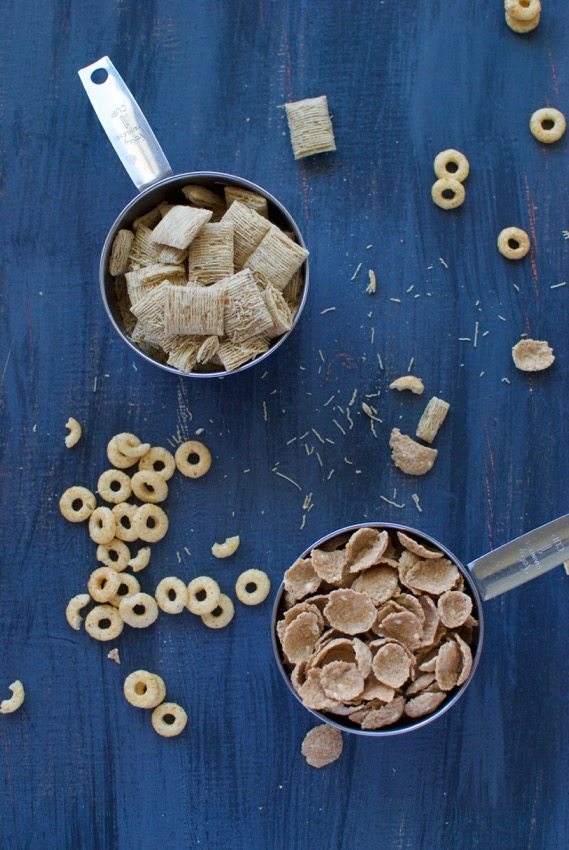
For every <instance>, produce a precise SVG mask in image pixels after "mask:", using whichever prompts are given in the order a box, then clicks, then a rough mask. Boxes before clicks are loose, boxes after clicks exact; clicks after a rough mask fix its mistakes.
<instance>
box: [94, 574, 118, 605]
mask: <svg viewBox="0 0 569 850" xmlns="http://www.w3.org/2000/svg"><path fill="white" fill-rule="evenodd" d="M119 584H120V578H119V574H118V573H117V572H115V570H112V569H111V568H110V567H98V568H97V569H96V570H93V572H92V573H91V575H90V576H89V582H88V584H87V590H88V591H89V593H90V594H91V597H92V598H93V599H94V600H95V602H110V600H111V599H112V598H113V596H114V595H115V594H116V592H117V590H118V589H119Z"/></svg>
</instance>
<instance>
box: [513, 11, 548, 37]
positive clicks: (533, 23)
mask: <svg viewBox="0 0 569 850" xmlns="http://www.w3.org/2000/svg"><path fill="white" fill-rule="evenodd" d="M540 19H541V12H538V14H537V15H535V17H533V18H531V20H529V21H520V20H519V19H518V18H514V16H513V15H510V14H509V13H508V12H506V23H507V25H508V26H509V27H510V29H511V30H512V32H517V33H518V34H521V35H524V34H525V33H528V32H532V31H533V30H534V29H536V28H537V27H538V26H539V22H540Z"/></svg>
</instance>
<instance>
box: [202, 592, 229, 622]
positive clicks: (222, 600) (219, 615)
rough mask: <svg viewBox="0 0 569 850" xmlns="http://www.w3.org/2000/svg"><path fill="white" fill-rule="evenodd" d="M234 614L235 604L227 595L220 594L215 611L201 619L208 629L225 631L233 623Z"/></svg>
mask: <svg viewBox="0 0 569 850" xmlns="http://www.w3.org/2000/svg"><path fill="white" fill-rule="evenodd" d="M234 614H235V608H234V607H233V602H232V601H231V599H230V598H229V596H226V595H225V593H220V594H219V599H218V600H217V605H216V606H215V608H214V609H213V611H212V612H211V613H210V614H202V618H201V619H202V623H203V624H204V625H205V626H207V627H208V629H223V628H224V627H225V626H227V625H228V624H229V623H230V622H231V621H232V619H233V616H234Z"/></svg>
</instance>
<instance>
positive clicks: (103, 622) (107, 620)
mask: <svg viewBox="0 0 569 850" xmlns="http://www.w3.org/2000/svg"><path fill="white" fill-rule="evenodd" d="M123 628H124V623H123V621H122V618H121V616H120V614H119V612H118V611H117V609H116V608H113V606H112V605H95V607H94V608H92V609H91V610H90V611H89V613H88V614H87V616H86V617H85V631H86V632H87V634H89V635H91V637H92V638H95V640H114V639H115V638H117V637H118V636H119V635H120V633H121V632H122V630H123Z"/></svg>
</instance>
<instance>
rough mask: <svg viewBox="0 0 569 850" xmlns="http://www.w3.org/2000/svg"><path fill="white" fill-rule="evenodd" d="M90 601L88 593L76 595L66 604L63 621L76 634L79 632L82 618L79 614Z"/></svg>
mask: <svg viewBox="0 0 569 850" xmlns="http://www.w3.org/2000/svg"><path fill="white" fill-rule="evenodd" d="M90 601H91V597H90V596H89V594H88V593H78V594H77V596H72V597H71V599H70V600H69V602H68V603H67V608H66V609H65V619H66V620H67V622H68V623H69V625H70V626H71V628H72V629H75V631H76V632H78V631H79V629H80V628H81V623H82V622H83V617H82V616H81V614H80V613H79V612H80V611H81V610H82V609H83V608H84V607H85V605H88V604H89V602H90Z"/></svg>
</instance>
